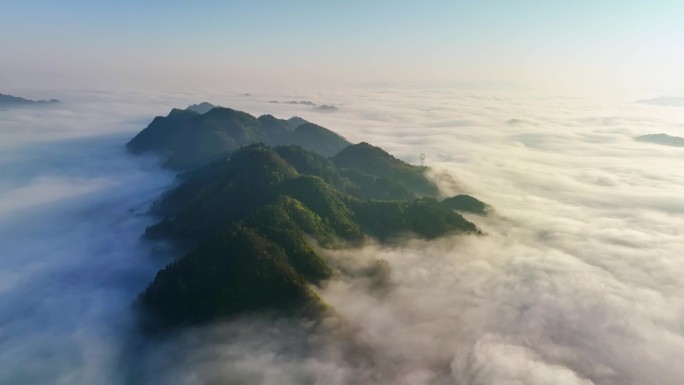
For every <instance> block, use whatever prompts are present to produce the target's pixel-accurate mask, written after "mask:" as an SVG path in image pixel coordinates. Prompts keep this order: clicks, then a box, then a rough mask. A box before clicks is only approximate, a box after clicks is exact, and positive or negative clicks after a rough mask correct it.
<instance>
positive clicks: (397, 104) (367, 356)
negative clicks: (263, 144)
mask: <svg viewBox="0 0 684 385" xmlns="http://www.w3.org/2000/svg"><path fill="white" fill-rule="evenodd" d="M240 95H242V92H238V91H236V92H234V93H214V94H209V95H206V94H205V95H202V96H199V97H196V99H195V100H192V98H193V97H194V96H195V95H194V94H187V95H174V96H171V97H166V98H155V97H150V96H144V95H138V96H131V95H128V96H127V97H126V98H125V99H126V101H120V100H121V98H122V96H121V95H113V96H106V97H104V96H103V98H105V99H106V100H108V103H109V105H110V106H111V105H112V103H115V101H117V100H118V101H120V102H116V103H122V105H124V104H125V103H129V102H130V100H141V101H140V102H138V103H137V104H136V105H137V109H134V110H135V111H138V112H136V113H124V112H120V111H123V110H122V109H114V111H116V112H117V115H116V118H112V117H111V116H110V117H109V118H104V117H103V119H104V121H105V122H110V123H111V125H110V123H108V124H107V127H110V128H112V129H102V134H98V135H97V137H96V138H92V140H93V143H96V144H92V143H91V144H90V145H89V146H90V147H88V146H85V144H84V143H87V142H78V143H77V142H73V141H72V142H71V147H69V144H68V143H70V142H64V146H60V147H59V148H61V149H62V150H57V149H55V146H51V145H50V146H47V147H45V146H44V145H40V146H43V147H39V145H37V144H31V145H30V146H29V145H26V147H22V148H21V149H17V151H11V152H9V153H8V152H4V153H3V155H2V157H1V158H0V162H1V163H0V164H1V165H2V166H0V167H2V168H3V171H5V170H19V169H21V170H25V172H14V173H13V174H12V173H10V174H5V173H3V174H2V175H10V177H3V178H2V182H0V188H2V189H3V190H2V191H3V192H7V193H8V194H6V195H4V197H7V198H3V199H2V200H0V212H2V213H9V214H11V215H12V221H11V226H10V221H9V220H5V221H2V222H0V225H2V226H3V227H2V228H3V232H1V234H3V242H0V245H2V246H0V251H1V252H2V253H1V254H2V255H11V256H13V257H10V258H7V259H6V260H5V262H3V265H2V269H1V270H0V273H1V274H2V276H3V279H2V280H0V281H2V282H3V284H2V286H0V306H1V307H0V308H1V309H2V312H0V314H1V315H2V318H0V324H1V325H2V328H0V333H3V334H1V335H2V337H3V338H0V341H1V342H0V347H1V349H0V351H2V352H3V354H0V364H1V365H2V366H3V367H12V368H14V369H13V370H12V371H10V372H9V374H5V376H6V377H5V378H7V379H13V380H16V379H31V380H36V381H33V383H41V381H39V380H40V379H43V381H42V382H43V383H48V382H50V383H54V382H58V383H59V382H61V383H69V382H88V383H131V384H137V383H168V384H212V383H222V382H230V381H234V382H239V383H246V384H357V383H367V384H459V385H466V384H467V385H488V384H548V383H556V384H563V385H565V384H568V385H570V384H573V385H574V384H582V385H588V384H596V385H599V384H601V385H617V384H621V385H632V384H634V385H636V384H645V383H653V384H665V385H670V384H671V385H675V384H681V383H683V382H684V369H682V368H681V367H680V365H677V363H676V358H677V357H681V356H684V330H682V324H684V283H682V280H681V277H682V276H684V260H682V259H681V257H680V254H681V250H683V249H684V240H682V237H681V234H682V233H683V232H684V198H682V197H684V187H682V186H683V185H684V184H683V183H682V182H683V181H684V171H682V170H684V167H680V165H679V163H680V162H681V159H682V149H679V148H675V147H672V148H670V147H662V146H652V145H649V144H647V143H639V142H636V141H634V140H633V138H634V137H635V136H638V135H643V134H648V133H655V132H668V133H671V134H672V135H678V136H683V135H684V126H682V124H681V118H682V115H681V112H677V111H678V110H677V109H666V110H663V109H661V108H658V107H654V106H648V105H642V104H636V103H634V102H633V101H625V102H620V101H618V102H614V103H608V102H606V101H598V102H597V101H591V100H579V99H567V98H530V97H523V96H520V95H510V94H508V95H507V94H493V93H487V94H485V93H474V92H461V91H458V90H439V89H429V90H426V89H419V88H412V89H392V88H388V87H385V88H382V89H377V90H372V89H370V90H369V89H363V90H359V89H346V90H338V91H336V92H317V93H311V94H287V95H283V94H277V93H271V94H259V93H253V94H252V97H250V98H244V97H241V96H240ZM136 98H137V99H136ZM60 99H62V100H68V98H64V97H60ZM274 99H276V100H289V99H293V100H306V99H315V100H329V101H330V102H331V103H334V104H335V105H344V106H345V108H344V109H341V110H340V111H339V112H338V113H336V114H329V115H328V114H325V115H321V114H316V113H315V112H311V111H307V110H306V109H305V108H304V107H301V106H296V105H283V104H269V103H268V101H269V100H274ZM199 100H210V101H212V102H213V103H218V104H220V105H224V106H229V107H232V108H236V109H242V110H245V111H248V112H251V113H253V114H261V113H272V114H274V115H276V116H277V117H283V118H287V117H290V116H292V115H299V116H301V117H303V118H305V119H308V120H311V121H313V122H316V123H318V124H321V125H323V126H326V127H328V128H330V129H333V130H335V131H337V132H340V133H341V134H342V135H344V136H345V137H347V138H348V139H349V140H351V141H368V142H371V143H373V144H376V145H379V146H382V147H383V148H385V149H387V150H388V151H389V152H391V153H393V154H395V155H396V156H398V157H400V158H402V159H404V160H406V161H409V162H413V163H419V162H420V160H419V158H418V156H419V154H420V153H425V154H426V160H425V161H426V164H427V165H428V166H431V167H432V171H431V173H430V176H431V178H433V179H434V180H435V181H436V182H438V183H439V185H440V188H441V190H442V192H443V194H444V195H453V194H456V193H463V192H465V193H470V194H472V195H474V196H476V197H478V198H480V199H482V200H483V201H485V202H487V203H489V204H490V205H492V207H493V209H494V211H493V213H492V214H491V215H490V216H489V217H477V216H472V217H469V219H470V220H472V221H474V222H475V223H476V224H477V225H478V226H479V227H480V228H482V229H483V230H484V232H485V233H486V235H485V236H483V237H446V238H443V239H439V240H435V241H430V242H427V241H420V240H406V241H404V242H400V243H397V244H393V245H385V246H383V245H378V244H375V243H370V244H368V245H366V246H364V247H362V248H359V249H352V250H337V251H331V250H321V253H322V254H323V255H325V257H326V258H328V259H329V260H330V261H331V263H332V264H333V265H335V266H337V267H338V274H337V275H336V277H335V278H333V279H332V280H330V281H329V282H327V283H326V284H325V285H323V287H321V288H319V289H318V290H319V293H320V295H321V296H322V297H323V298H324V299H325V300H326V301H328V302H329V303H330V304H331V305H332V306H333V307H334V308H335V311H336V313H337V314H338V317H332V318H330V319H327V320H324V321H322V322H320V323H307V322H303V321H299V320H292V319H280V318H278V317H277V316H275V315H270V316H257V315H255V316H252V317H251V318H247V319H236V320H233V321H231V322H228V323H219V324H215V325H209V326H206V327H202V328H199V329H192V330H187V331H185V332H184V333H182V334H180V335H177V336H173V337H169V338H166V339H164V340H163V341H156V340H155V341H144V340H139V339H138V338H135V336H136V333H135V332H134V330H132V322H131V321H130V319H129V318H130V316H131V313H130V309H129V308H128V307H127V304H129V303H130V300H131V299H132V298H134V296H135V293H136V292H137V291H138V290H139V289H140V288H141V287H143V286H144V285H145V283H146V282H147V280H149V278H150V277H151V276H152V275H153V274H154V270H155V269H156V268H157V267H158V266H159V265H162V264H163V262H161V261H160V260H156V261H150V259H149V258H146V256H148V257H149V254H150V253H151V250H150V248H151V247H153V246H152V245H146V244H144V243H140V242H139V240H138V238H137V234H140V233H141V232H142V229H143V228H144V226H145V225H146V224H147V223H149V221H150V219H149V218H145V217H144V216H139V215H135V214H136V213H137V214H139V213H141V212H143V211H144V207H145V204H146V202H149V200H150V199H152V198H153V197H154V196H155V195H156V194H157V193H158V192H159V191H160V190H161V189H162V188H163V186H164V185H166V184H167V183H169V181H170V176H168V175H163V174H160V173H159V172H160V171H159V170H158V169H157V168H156V166H155V165H154V161H153V160H150V161H146V160H144V159H137V158H130V157H127V156H125V154H123V153H121V152H118V151H120V147H117V146H119V145H121V144H122V143H123V141H124V139H123V135H119V136H117V135H118V134H116V135H114V134H112V132H113V128H114V127H117V125H118V127H121V126H120V125H119V124H120V123H121V122H128V123H127V125H126V127H128V128H127V129H128V130H133V128H134V127H135V126H136V124H138V123H131V122H135V121H136V119H142V117H141V116H142V115H143V113H146V112H147V111H149V110H154V111H155V112H153V113H152V114H151V115H154V114H165V113H166V112H167V109H168V107H170V105H171V103H177V104H176V105H180V106H184V105H187V104H190V103H192V102H197V101H199ZM65 105H67V104H66V103H65ZM93 108H95V107H94V106H93ZM656 110H657V111H658V112H657V113H656ZM91 111H92V110H91ZM63 114H64V115H65V116H67V117H66V118H65V119H66V122H65V123H59V122H60V120H57V123H56V125H60V124H63V127H69V126H71V124H72V123H75V122H77V121H79V119H78V118H77V117H75V118H69V117H68V114H67V113H66V112H65V113H63ZM105 115H106V114H103V113H102V111H98V112H97V113H96V112H93V115H92V116H93V119H92V120H87V122H88V126H89V125H93V127H96V125H95V122H96V121H97V119H98V118H96V117H97V116H105ZM106 116H109V115H106ZM23 119H24V120H22V121H21V122H18V121H16V120H13V122H16V123H9V125H10V126H12V127H15V128H16V129H18V128H20V127H22V125H24V124H29V123H31V122H32V121H33V120H35V118H34V117H25V118H23ZM37 121H40V119H38V120H37ZM512 122H513V123H512ZM2 124H3V127H7V125H8V123H7V121H5V122H4V123H2ZM42 124H45V123H41V125H42ZM39 126H40V125H39ZM139 126H142V125H140V124H139ZM50 127H51V126H50V125H47V124H45V125H44V130H49V129H50ZM76 127H80V129H79V130H84V132H85V131H87V130H88V129H90V128H88V127H86V126H84V125H80V126H79V125H76ZM97 127H103V126H97ZM16 129H14V132H16ZM79 132H80V131H79ZM105 133H106V135H105ZM16 135H18V134H16ZM79 135H82V134H80V133H79ZM32 140H33V139H32ZM65 146H66V147H65ZM84 148H90V150H83V149H84ZM23 149H26V151H23ZM29 150H30V151H29ZM45 157H49V158H50V159H51V161H50V162H47V163H49V164H55V163H54V162H57V163H56V164H61V166H60V167H57V169H50V168H49V167H48V166H45V165H42V164H41V162H40V161H41V160H45V159H46V158H45ZM85 159H91V160H92V159H96V161H94V162H90V163H88V162H85V161H84V160H85ZM60 162H62V163H60ZM46 167H47V169H46ZM46 190H50V191H54V194H51V195H52V198H50V199H47V198H45V197H44V196H42V195H41V194H39V193H38V192H40V191H46ZM128 209H134V211H133V215H132V214H131V213H129V211H128ZM37 212H39V213H40V217H38V216H37V215H38V214H36V213H37ZM36 218H41V219H40V223H42V227H39V229H40V231H39V232H36V231H35V229H34V227H33V226H35V224H36V223H37V221H38V220H37V219H36ZM3 219H4V218H3ZM17 224H19V225H17ZM22 226H23V227H22ZM10 228H12V229H13V230H12V231H8V229H10ZM5 234H7V235H5ZM36 239H40V240H41V243H40V244H36V243H35V240H36ZM161 254H167V252H164V253H161ZM44 255H49V256H50V258H49V259H47V258H43V257H42V256H44ZM27 261H30V262H31V263H29V262H27ZM369 271H370V272H372V274H370V275H369V273H368V272H369ZM65 277H67V278H65ZM131 277H133V278H131ZM8 282H9V283H8ZM105 304H106V305H105ZM17 314H21V315H22V316H21V317H20V316H18V315H17ZM8 336H10V337H8ZM103 336H104V337H103ZM129 341H134V342H131V343H129ZM58 351H59V352H61V353H62V355H59V356H57V355H56V353H55V352H58ZM4 352H6V353H4ZM64 352H67V354H66V355H64ZM41 354H42V356H43V357H48V358H51V359H49V360H47V361H41V362H46V364H43V366H42V367H41V368H42V369H41V370H42V371H41V370H38V371H35V370H34V371H30V372H29V370H28V369H27V368H28V367H29V366H28V364H26V362H28V360H29V357H36V356H40V355H41ZM133 356H134V359H132V360H131V359H130V357H133ZM56 357H66V358H63V359H57V358H56ZM84 357H87V359H86V358H84ZM5 364H9V366H7V365H5ZM41 373H42V374H41ZM103 373H104V374H103ZM97 374H99V375H100V377H98V376H97ZM29 375H31V376H33V377H31V376H29ZM22 376H24V377H22ZM27 376H28V377H27ZM41 376H42V377H41ZM0 378H1V377H0ZM5 378H2V379H5ZM51 378H57V379H58V380H59V381H47V379H51ZM0 382H1V381H0ZM15 382H16V381H15Z"/></svg>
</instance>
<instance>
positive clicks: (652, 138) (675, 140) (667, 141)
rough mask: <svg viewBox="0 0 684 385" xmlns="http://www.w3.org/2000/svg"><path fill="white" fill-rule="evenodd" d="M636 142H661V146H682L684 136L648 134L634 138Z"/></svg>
mask: <svg viewBox="0 0 684 385" xmlns="http://www.w3.org/2000/svg"><path fill="white" fill-rule="evenodd" d="M634 140H636V141H637V142H645V143H654V144H661V145H663V146H672V147H684V138H682V137H679V136H672V135H667V134H662V133H661V134H648V135H641V136H637V137H636V138H634Z"/></svg>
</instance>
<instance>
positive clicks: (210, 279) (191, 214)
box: [129, 108, 485, 330]
mask: <svg viewBox="0 0 684 385" xmlns="http://www.w3.org/2000/svg"><path fill="white" fill-rule="evenodd" d="M215 110H217V108H214V109H213V110H211V111H209V112H207V113H206V114H205V115H210V114H212V112H213V111H215ZM225 110H227V109H223V108H220V109H219V112H220V113H221V114H224V113H226V111H225ZM174 111H176V112H172V114H180V115H182V116H184V118H182V119H186V118H187V119H196V117H197V116H198V114H197V113H194V112H188V111H181V110H174ZM229 111H230V112H228V114H229V115H231V116H234V118H233V119H232V120H229V121H227V123H225V124H227V125H228V126H231V127H232V128H226V129H225V130H223V128H225V127H220V126H216V127H215V128H214V130H223V131H222V132H224V133H227V132H231V133H233V134H235V135H236V136H237V137H238V139H239V138H242V139H240V140H235V138H233V137H231V138H230V140H228V139H226V142H229V141H232V143H247V142H248V141H249V140H246V139H244V138H256V137H259V136H260V135H268V136H269V137H270V138H276V137H277V135H278V133H282V132H285V131H283V130H286V128H285V126H286V125H288V124H289V123H287V122H288V121H287V120H280V119H276V118H273V117H270V116H268V115H266V116H262V117H260V118H259V119H254V118H253V117H251V116H250V115H248V114H245V113H242V112H237V111H233V110H229ZM157 119H158V118H157ZM157 119H155V120H157ZM259 120H261V123H260V125H259V127H260V129H259V130H258V131H253V132H251V133H250V134H249V135H246V134H244V132H243V131H244V130H243V129H234V128H235V127H238V126H239V127H243V128H244V127H247V126H248V125H252V124H254V122H255V121H257V122H258V121H259ZM240 122H242V123H240ZM245 122H247V123H245ZM153 124H154V123H153ZM188 124H190V123H188ZM202 124H205V123H202ZM240 124H241V125H240ZM151 126H152V124H151V125H150V127H151ZM169 127H170V128H169ZM169 127H167V128H166V129H159V130H160V131H159V132H157V133H155V134H154V135H155V136H161V137H164V130H168V131H169V134H170V135H172V136H173V135H174V133H176V132H177V130H178V129H177V128H174V127H173V126H169ZM299 127H300V128H301V127H305V130H303V131H301V132H302V134H301V135H302V136H301V137H299V139H298V140H299V142H300V143H302V144H307V145H308V147H317V148H318V149H319V150H320V153H316V152H313V151H309V150H307V149H305V148H303V147H302V146H295V145H279V146H276V147H271V146H268V145H266V144H263V143H257V144H248V145H245V146H242V147H236V148H235V149H234V150H233V151H232V152H231V153H230V154H227V155H225V156H222V157H220V158H219V159H214V160H213V161H211V162H205V164H203V165H202V166H199V167H197V168H195V169H193V170H191V171H188V172H185V173H183V174H180V176H179V178H180V180H181V183H180V184H179V185H178V186H177V187H176V188H174V189H172V190H170V191H169V192H167V193H166V194H164V196H163V197H162V198H161V199H160V200H159V201H158V202H157V203H156V204H155V205H154V207H153V210H154V212H155V213H156V214H158V215H159V216H161V217H162V218H163V219H162V220H161V221H159V222H158V223H157V224H156V225H153V226H150V227H149V228H148V229H147V231H146V235H147V236H148V237H151V238H163V239H171V240H176V241H183V242H184V244H186V245H191V247H190V251H189V253H188V254H187V255H185V256H184V257H182V258H180V259H178V260H177V261H175V262H173V263H171V264H170V265H168V266H167V267H166V268H164V269H163V270H161V271H160V272H159V273H158V274H157V276H156V278H155V279H154V281H153V282H152V283H151V284H150V286H149V287H148V288H147V289H146V290H145V291H144V292H143V293H142V294H141V295H140V298H139V301H138V303H139V305H140V308H141V309H142V310H143V312H144V314H145V315H146V317H145V326H146V327H147V328H148V329H149V330H157V329H159V328H165V327H174V326H182V325H192V324H196V323H202V322H207V321H210V320H213V319H217V318H223V317H230V316H233V315H236V314H240V313H243V312H250V311H259V310H280V311H287V312H297V313H299V314H307V315H308V316H315V315H317V314H321V312H323V311H325V310H326V309H327V306H326V305H325V303H323V302H322V300H321V299H320V298H318V297H317V296H316V295H315V294H314V292H313V291H312V290H311V288H310V285H316V284H319V283H320V282H321V281H323V280H325V279H328V278H330V277H331V276H332V274H333V269H332V268H331V266H330V265H329V264H328V263H327V262H326V261H325V260H324V259H323V258H322V257H321V256H320V255H318V253H317V252H316V248H315V247H314V244H312V242H315V243H316V244H318V245H320V246H322V247H327V248H337V247H345V246H352V245H359V244H363V243H364V242H365V241H366V240H367V239H368V238H369V237H372V238H375V239H377V240H379V241H381V242H388V241H392V240H393V239H399V238H403V237H423V238H434V237H439V236H442V235H445V234H449V233H472V234H480V231H479V230H478V229H477V227H476V226H475V225H474V224H473V223H471V222H469V221H468V220H466V219H465V218H463V217H462V216H461V215H460V214H458V213H457V212H456V211H454V209H460V210H464V211H474V212H480V213H484V211H483V210H484V209H483V207H485V206H482V207H480V206H479V205H478V204H482V203H481V202H479V201H478V200H476V199H474V198H470V197H468V198H470V199H468V198H465V200H464V198H463V197H467V196H458V197H454V198H451V199H447V200H445V201H439V200H437V198H438V189H437V187H436V186H435V185H434V184H433V183H432V182H430V181H429V180H428V179H426V178H425V176H424V175H423V174H424V171H425V168H424V167H418V166H412V165H409V164H407V163H405V162H403V161H401V160H399V159H397V158H395V157H393V156H392V155H390V154H388V153H387V152H385V151H384V150H382V149H381V148H379V147H375V146H372V145H370V144H368V143H359V144H355V145H348V146H346V147H345V148H343V149H342V150H340V151H338V152H337V153H336V154H332V155H331V157H327V156H328V155H330V152H331V151H332V150H331V148H329V147H326V146H318V145H317V141H316V138H318V137H319V136H320V135H321V133H322V132H323V133H325V132H326V131H327V130H326V129H324V128H322V127H320V126H316V125H314V124H312V123H308V122H307V123H303V124H302V125H300V126H299ZM148 129H149V127H148V128H147V129H146V130H148ZM155 130H157V128H155ZM181 130H184V129H181ZM323 130H325V131H323ZM144 132H145V131H143V133H144ZM149 132H150V131H148V133H146V134H145V135H142V134H143V133H141V134H139V135H138V136H136V138H138V139H137V140H136V139H134V140H135V141H136V142H138V143H142V142H139V141H143V142H146V141H149V142H147V143H148V145H149V146H151V147H155V146H156V145H154V141H155V140H157V139H155V138H152V137H148V136H149V135H151V134H149ZM292 132H294V131H292ZM255 133H256V134H255ZM306 133H309V134H310V136H309V135H308V134H306ZM252 134H253V135H252ZM141 135H142V139H140V138H141ZM325 135H328V134H325ZM332 135H335V137H338V138H339V136H337V135H336V134H334V133H332ZM165 140H169V141H170V142H173V141H174V140H176V139H173V138H167V139H165ZM278 140H280V139H278ZM324 142H325V141H324ZM131 143H133V141H131ZM197 143H199V142H197ZM129 146H130V143H129ZM236 146H237V144H236ZM209 148H210V149H214V148H216V147H215V145H211V146H209ZM201 149H202V148H201V146H200V148H198V150H201ZM194 159H197V158H196V157H195V158H194ZM482 205H484V204H482Z"/></svg>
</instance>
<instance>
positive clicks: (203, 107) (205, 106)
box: [186, 102, 218, 114]
mask: <svg viewBox="0 0 684 385" xmlns="http://www.w3.org/2000/svg"><path fill="white" fill-rule="evenodd" d="M216 107H218V106H215V105H213V104H211V103H207V102H202V103H199V104H191V105H189V106H188V107H187V108H186V110H190V111H194V112H197V113H198V114H206V113H207V112H209V111H211V110H213V109H214V108H216Z"/></svg>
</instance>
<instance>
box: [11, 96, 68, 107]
mask: <svg viewBox="0 0 684 385" xmlns="http://www.w3.org/2000/svg"><path fill="white" fill-rule="evenodd" d="M56 103H60V101H59V100H57V99H50V100H31V99H25V98H22V97H19V96H12V95H6V94H0V107H11V106H39V105H49V104H56Z"/></svg>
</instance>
